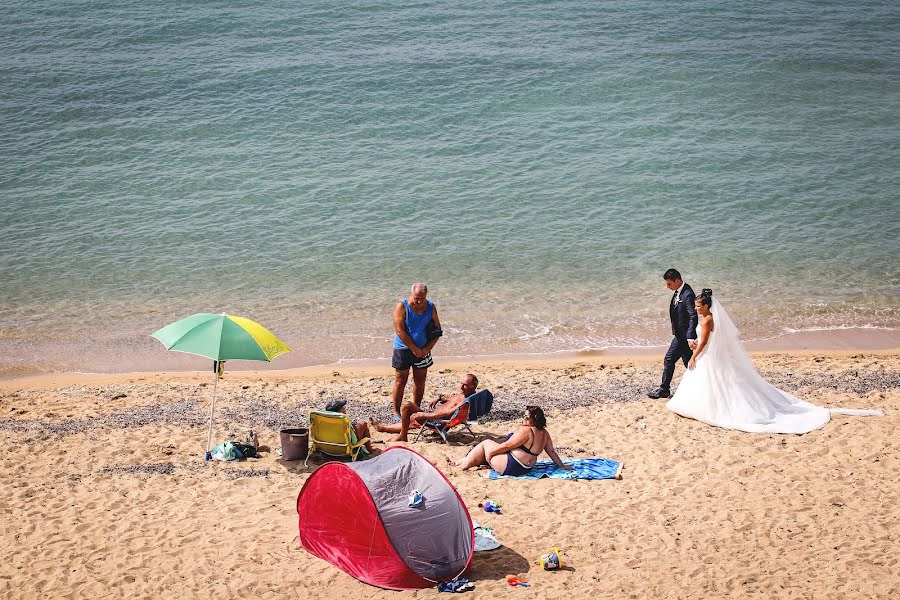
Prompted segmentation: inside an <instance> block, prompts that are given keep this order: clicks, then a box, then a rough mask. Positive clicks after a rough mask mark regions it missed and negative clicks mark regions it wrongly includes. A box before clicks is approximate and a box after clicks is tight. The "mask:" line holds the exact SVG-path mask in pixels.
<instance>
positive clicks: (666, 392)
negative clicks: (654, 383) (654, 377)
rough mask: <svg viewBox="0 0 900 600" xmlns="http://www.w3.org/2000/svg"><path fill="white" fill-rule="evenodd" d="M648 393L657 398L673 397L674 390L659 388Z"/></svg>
mask: <svg viewBox="0 0 900 600" xmlns="http://www.w3.org/2000/svg"><path fill="white" fill-rule="evenodd" d="M647 395H648V396H650V397H651V398H653V399H654V400H655V399H657V398H671V397H672V392H670V391H669V390H664V389H663V388H659V389H658V390H653V391H652V392H650V393H649V394H647Z"/></svg>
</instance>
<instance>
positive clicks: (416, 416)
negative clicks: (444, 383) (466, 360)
mask: <svg viewBox="0 0 900 600" xmlns="http://www.w3.org/2000/svg"><path fill="white" fill-rule="evenodd" d="M476 389H478V378H477V377H475V376H474V375H472V374H471V373H469V374H468V375H466V376H465V377H463V380H462V382H460V384H459V390H460V391H459V393H458V394H454V395H452V396H450V397H449V398H445V397H444V396H438V399H437V400H435V401H434V402H432V403H431V406H430V407H429V408H430V409H431V412H423V411H422V408H421V407H420V406H419V405H418V404H416V403H414V402H412V401H406V402H404V403H403V406H402V407H401V408H400V422H399V423H393V424H391V425H387V424H384V423H376V422H375V421H372V426H373V427H374V428H375V429H376V430H378V431H380V432H382V433H397V434H399V435H398V436H397V437H395V438H394V439H393V440H392V441H394V442H405V441H407V439H406V433H407V431H409V428H410V424H415V425H414V426H417V427H421V426H422V423H424V422H425V421H427V420H429V419H449V418H450V416H451V415H452V414H453V411H455V410H456V409H457V408H459V406H460V405H461V404H462V403H463V402H464V401H465V399H466V398H468V397H469V396H471V395H472V394H474V393H475V390H476Z"/></svg>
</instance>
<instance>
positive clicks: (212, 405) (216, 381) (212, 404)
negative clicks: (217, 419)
mask: <svg viewBox="0 0 900 600" xmlns="http://www.w3.org/2000/svg"><path fill="white" fill-rule="evenodd" d="M213 371H215V372H216V375H215V379H213V395H212V402H210V403H209V432H208V433H207V434H206V460H210V459H211V458H212V452H210V451H209V447H210V444H211V443H212V424H213V410H214V409H215V406H216V387H217V386H218V384H219V365H218V361H213Z"/></svg>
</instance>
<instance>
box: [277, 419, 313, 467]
mask: <svg viewBox="0 0 900 600" xmlns="http://www.w3.org/2000/svg"><path fill="white" fill-rule="evenodd" d="M307 454H309V429H306V428H305V427H302V428H300V429H282V430H281V458H282V459H283V460H303V459H305V458H306V455H307Z"/></svg>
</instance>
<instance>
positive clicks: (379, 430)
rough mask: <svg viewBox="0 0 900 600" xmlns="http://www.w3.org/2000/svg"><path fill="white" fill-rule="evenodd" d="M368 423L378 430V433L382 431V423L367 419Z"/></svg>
mask: <svg viewBox="0 0 900 600" xmlns="http://www.w3.org/2000/svg"><path fill="white" fill-rule="evenodd" d="M369 425H371V426H372V427H373V428H374V429H375V431H378V432H379V433H384V425H382V424H381V423H379V422H378V421H376V420H375V419H369Z"/></svg>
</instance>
